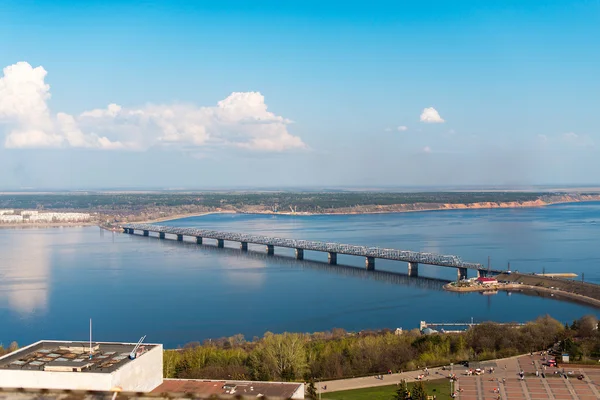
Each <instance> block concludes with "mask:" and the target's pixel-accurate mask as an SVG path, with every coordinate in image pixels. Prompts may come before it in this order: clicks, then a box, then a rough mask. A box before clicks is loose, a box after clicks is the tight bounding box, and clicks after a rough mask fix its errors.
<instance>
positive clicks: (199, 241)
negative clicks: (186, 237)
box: [196, 236, 202, 244]
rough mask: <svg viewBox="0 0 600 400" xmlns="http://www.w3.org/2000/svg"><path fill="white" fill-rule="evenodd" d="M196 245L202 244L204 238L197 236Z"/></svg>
mask: <svg viewBox="0 0 600 400" xmlns="http://www.w3.org/2000/svg"><path fill="white" fill-rule="evenodd" d="M196 244H202V236H196Z"/></svg>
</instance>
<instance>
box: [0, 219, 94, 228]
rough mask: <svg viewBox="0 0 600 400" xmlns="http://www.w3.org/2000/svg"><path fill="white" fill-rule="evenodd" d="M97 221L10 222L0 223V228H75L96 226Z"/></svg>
mask: <svg viewBox="0 0 600 400" xmlns="http://www.w3.org/2000/svg"><path fill="white" fill-rule="evenodd" d="M97 225H98V223H97V222H94V221H91V222H44V223H37V222H36V223H31V224H30V223H25V224H18V223H16V224H15V223H11V224H0V229H3V228H4V229H29V228H75V227H82V226H97Z"/></svg>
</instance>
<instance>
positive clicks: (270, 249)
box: [267, 244, 275, 256]
mask: <svg viewBox="0 0 600 400" xmlns="http://www.w3.org/2000/svg"><path fill="white" fill-rule="evenodd" d="M267 254H268V255H270V256H272V255H273V254H275V246H273V245H272V244H268V245H267Z"/></svg>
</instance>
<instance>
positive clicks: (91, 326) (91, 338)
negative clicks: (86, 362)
mask: <svg viewBox="0 0 600 400" xmlns="http://www.w3.org/2000/svg"><path fill="white" fill-rule="evenodd" d="M91 359H92V319H91V318H90V360H91Z"/></svg>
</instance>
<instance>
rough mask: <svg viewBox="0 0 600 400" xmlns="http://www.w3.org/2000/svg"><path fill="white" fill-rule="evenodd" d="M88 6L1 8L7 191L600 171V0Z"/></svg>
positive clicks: (2, 178) (524, 179)
mask: <svg viewBox="0 0 600 400" xmlns="http://www.w3.org/2000/svg"><path fill="white" fill-rule="evenodd" d="M85 3H86V5H85V6H82V5H80V2H77V1H35V2H34V1H23V0H20V1H13V0H8V1H6V0H5V1H3V2H2V4H1V5H0V38H2V41H1V42H0V67H1V68H5V70H4V73H3V74H2V75H0V144H1V146H0V168H1V170H2V171H3V173H2V174H0V189H18V188H22V187H35V188H42V187H43V188H98V187H164V188H211V187H241V186H244V187H247V186H272V187H289V186H364V187H365V186H366V187H375V186H384V185H385V186H402V185H483V184H485V185H512V184H515V185H517V184H518V185H530V184H557V185H558V184H560V185H562V184H585V183H588V184H596V183H600V182H599V181H598V172H599V171H600V157H598V156H599V155H600V154H599V150H598V149H599V148H598V146H599V145H600V128H599V122H598V104H599V100H600V99H599V97H600V95H599V93H600V78H599V72H600V52H599V51H598V49H599V48H600V1H598V0H589V1H543V0H539V1H489V2H485V1H470V0H462V1H458V2H450V1H435V0H433V1H428V2H422V1H393V2H391V1H390V2H384V1H369V2H348V1H345V2H334V1H330V2H322V1H320V2H317V1H302V2H295V1H294V2H292V1H289V2H281V1H255V2H248V1H218V2H215V1H211V2H208V1H194V2H191V1H137V2H128V1H119V2H116V1H107V0H105V1H86V2H85ZM323 3H326V4H323Z"/></svg>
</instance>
